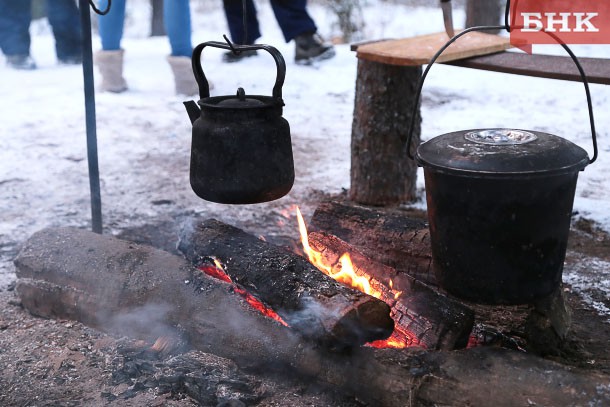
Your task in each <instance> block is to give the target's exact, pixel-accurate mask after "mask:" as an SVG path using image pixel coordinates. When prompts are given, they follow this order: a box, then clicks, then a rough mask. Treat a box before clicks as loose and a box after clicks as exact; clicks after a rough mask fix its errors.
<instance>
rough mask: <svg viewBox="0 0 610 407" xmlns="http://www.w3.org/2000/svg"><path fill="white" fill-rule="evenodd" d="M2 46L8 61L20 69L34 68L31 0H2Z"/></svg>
mask: <svg viewBox="0 0 610 407" xmlns="http://www.w3.org/2000/svg"><path fill="white" fill-rule="evenodd" d="M0 10H1V11H0V48H1V49H2V52H3V53H4V55H6V61H7V63H8V64H9V65H10V66H12V67H14V68H19V69H34V68H36V64H35V63H34V61H33V60H32V58H30V31H29V30H30V21H31V20H32V11H31V3H30V1H23V0H19V1H15V0H0Z"/></svg>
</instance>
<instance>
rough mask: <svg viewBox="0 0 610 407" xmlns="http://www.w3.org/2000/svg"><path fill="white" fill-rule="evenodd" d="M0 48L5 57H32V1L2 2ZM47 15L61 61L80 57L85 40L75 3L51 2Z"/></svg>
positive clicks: (0, 1) (64, 1) (8, 0)
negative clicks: (30, 30) (83, 39)
mask: <svg viewBox="0 0 610 407" xmlns="http://www.w3.org/2000/svg"><path fill="white" fill-rule="evenodd" d="M0 10H1V12H0V48H2V52H3V53H4V54H5V55H29V54H30V42H31V39H30V32H29V29H30V22H31V21H32V10H31V1H29V0H0ZM46 12H47V17H48V19H49V24H51V27H52V28H53V35H54V36H55V52H56V53H57V58H59V59H64V58H69V57H80V55H81V53H82V48H81V47H82V45H81V42H82V37H81V28H80V19H79V12H78V8H77V7H76V3H75V2H74V0H47V1H46Z"/></svg>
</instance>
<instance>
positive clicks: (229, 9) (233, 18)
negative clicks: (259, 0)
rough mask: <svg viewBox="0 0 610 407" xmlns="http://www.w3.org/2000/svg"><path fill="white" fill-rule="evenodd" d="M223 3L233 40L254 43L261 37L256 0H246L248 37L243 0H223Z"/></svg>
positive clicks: (241, 42)
mask: <svg viewBox="0 0 610 407" xmlns="http://www.w3.org/2000/svg"><path fill="white" fill-rule="evenodd" d="M223 4H224V10H225V15H226V17H227V24H228V25H229V33H230V34H231V40H232V41H233V42H234V43H236V44H247V45H251V44H254V42H255V41H256V40H257V39H259V38H260V37H261V32H260V28H259V26H258V19H257V18H256V7H254V2H253V1H252V0H247V1H246V15H247V22H246V29H247V30H248V33H247V35H248V38H246V36H245V33H244V22H243V6H242V2H241V0H223Z"/></svg>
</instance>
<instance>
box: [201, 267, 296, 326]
mask: <svg viewBox="0 0 610 407" xmlns="http://www.w3.org/2000/svg"><path fill="white" fill-rule="evenodd" d="M199 270H201V271H202V272H204V273H205V274H207V275H208V276H210V277H214V278H216V279H218V280H221V281H224V282H225V283H229V284H231V288H232V289H233V291H234V292H236V293H237V294H239V296H240V297H242V298H243V299H244V300H245V301H246V302H247V303H248V304H250V306H251V307H252V308H254V309H255V310H257V311H258V312H260V313H261V314H263V315H265V316H266V317H269V318H271V319H274V320H276V321H277V322H279V323H280V324H282V325H284V326H288V324H287V323H286V322H285V321H284V320H283V319H282V317H280V316H279V315H278V314H277V313H276V312H275V311H273V310H272V309H271V308H269V307H267V306H266V305H265V304H263V303H262V302H261V300H259V299H258V298H256V297H255V296H253V295H252V294H250V293H249V292H247V291H246V290H244V289H243V288H241V287H239V286H238V285H237V284H235V283H233V281H232V280H231V277H230V276H229V275H228V274H227V273H226V272H225V271H224V268H223V267H222V264H221V263H220V261H218V259H214V265H213V266H212V265H209V264H205V265H202V266H199Z"/></svg>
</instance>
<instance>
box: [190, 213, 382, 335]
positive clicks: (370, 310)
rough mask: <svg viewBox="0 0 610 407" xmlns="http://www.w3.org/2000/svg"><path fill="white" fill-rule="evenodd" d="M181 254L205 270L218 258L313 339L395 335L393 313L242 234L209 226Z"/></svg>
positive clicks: (299, 259) (231, 273)
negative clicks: (206, 262) (205, 265)
mask: <svg viewBox="0 0 610 407" xmlns="http://www.w3.org/2000/svg"><path fill="white" fill-rule="evenodd" d="M179 249H180V250H181V251H182V252H183V253H184V254H185V256H186V258H187V259H188V260H190V261H191V262H192V263H194V264H195V265H199V263H201V261H202V259H205V258H206V257H210V256H212V257H215V258H217V259H219V260H220V261H221V263H222V265H223V269H224V272H225V273H226V274H227V275H228V276H229V277H230V278H231V280H232V281H233V282H235V283H237V284H238V285H239V286H241V287H243V288H244V289H245V290H246V291H248V292H249V293H251V294H253V295H254V296H256V297H257V298H258V299H259V300H261V301H262V302H263V303H264V304H266V305H267V306H269V307H270V308H271V309H273V310H274V311H275V312H276V313H278V314H279V315H280V316H281V317H282V318H283V319H284V320H285V321H286V323H288V325H289V326H290V327H292V328H293V329H296V330H298V331H299V332H301V333H302V334H303V335H304V336H306V337H308V338H313V339H318V340H322V341H327V340H330V341H331V342H335V343H337V344H339V345H340V344H346V345H352V344H364V343H366V342H369V341H374V340H377V339H385V338H387V337H388V336H390V334H391V333H392V331H393V330H394V322H393V321H392V319H391V317H390V307H389V306H388V305H387V304H386V303H384V302H383V301H380V300H378V299H376V298H373V297H371V296H369V295H366V294H364V293H362V292H360V291H357V290H354V289H352V288H349V287H346V286H344V285H342V284H340V283H338V282H336V281H335V280H333V279H332V278H330V277H328V276H326V275H324V274H323V273H322V272H320V271H319V270H318V269H316V268H315V267H314V266H313V265H312V264H311V263H309V262H308V261H307V260H306V259H305V258H303V257H302V256H299V255H297V254H295V253H292V252H289V251H287V250H284V249H282V248H279V247H277V246H274V245H272V244H269V243H267V242H265V241H263V240H261V239H259V238H257V237H255V236H253V235H250V234H248V233H246V232H244V231H242V230H241V229H238V228H236V227H233V226H231V225H227V224H225V223H222V222H219V221H217V220H213V219H211V220H206V221H204V222H202V223H200V224H198V225H197V226H195V228H192V229H189V230H188V231H185V233H184V234H183V236H181V240H180V243H179Z"/></svg>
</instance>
